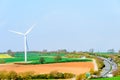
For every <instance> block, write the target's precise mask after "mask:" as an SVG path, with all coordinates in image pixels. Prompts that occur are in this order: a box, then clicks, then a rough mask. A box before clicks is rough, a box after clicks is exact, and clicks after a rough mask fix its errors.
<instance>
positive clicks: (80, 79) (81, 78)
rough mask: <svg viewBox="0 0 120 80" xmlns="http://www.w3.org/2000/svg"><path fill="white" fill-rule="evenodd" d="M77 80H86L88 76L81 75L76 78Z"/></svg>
mask: <svg viewBox="0 0 120 80" xmlns="http://www.w3.org/2000/svg"><path fill="white" fill-rule="evenodd" d="M76 80H86V74H85V73H84V74H80V75H78V76H77V77H76Z"/></svg>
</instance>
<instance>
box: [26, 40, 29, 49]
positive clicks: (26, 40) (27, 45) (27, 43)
mask: <svg viewBox="0 0 120 80" xmlns="http://www.w3.org/2000/svg"><path fill="white" fill-rule="evenodd" d="M26 46H27V50H28V51H29V46H28V40H27V38H26Z"/></svg>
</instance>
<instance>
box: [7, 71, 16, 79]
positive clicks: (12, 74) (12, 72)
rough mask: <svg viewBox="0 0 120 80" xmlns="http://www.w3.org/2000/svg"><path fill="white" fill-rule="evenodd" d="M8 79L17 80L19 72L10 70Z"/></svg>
mask: <svg viewBox="0 0 120 80" xmlns="http://www.w3.org/2000/svg"><path fill="white" fill-rule="evenodd" d="M6 77H7V79H10V80H11V79H13V80H16V79H17V73H16V72H14V71H10V72H9V73H8V74H7V76H6Z"/></svg>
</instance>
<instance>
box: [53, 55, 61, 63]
mask: <svg viewBox="0 0 120 80" xmlns="http://www.w3.org/2000/svg"><path fill="white" fill-rule="evenodd" d="M54 60H55V62H59V61H60V60H62V57H61V56H59V55H57V56H55V57H54Z"/></svg>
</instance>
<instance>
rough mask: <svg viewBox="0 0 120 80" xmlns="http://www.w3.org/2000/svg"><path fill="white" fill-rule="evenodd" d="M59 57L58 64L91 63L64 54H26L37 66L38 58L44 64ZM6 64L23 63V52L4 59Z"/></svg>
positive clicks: (53, 61)
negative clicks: (42, 60) (41, 58)
mask: <svg viewBox="0 0 120 80" xmlns="http://www.w3.org/2000/svg"><path fill="white" fill-rule="evenodd" d="M57 55H60V56H61V57H62V60H61V61H60V62H86V61H92V60H91V59H80V58H65V57H64V56H65V55H66V54H64V53H50V52H49V53H38V52H28V54H27V59H28V61H30V62H32V63H33V64H39V59H40V57H44V59H45V63H46V64H48V63H55V60H54V57H55V56H57ZM4 61H5V62H6V63H13V62H23V61H24V52H17V53H15V56H14V57H13V58H5V59H4Z"/></svg>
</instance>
